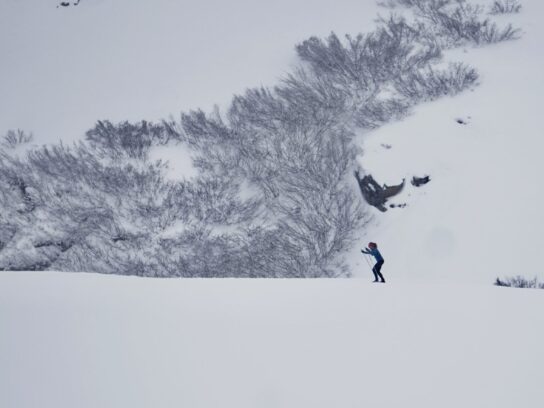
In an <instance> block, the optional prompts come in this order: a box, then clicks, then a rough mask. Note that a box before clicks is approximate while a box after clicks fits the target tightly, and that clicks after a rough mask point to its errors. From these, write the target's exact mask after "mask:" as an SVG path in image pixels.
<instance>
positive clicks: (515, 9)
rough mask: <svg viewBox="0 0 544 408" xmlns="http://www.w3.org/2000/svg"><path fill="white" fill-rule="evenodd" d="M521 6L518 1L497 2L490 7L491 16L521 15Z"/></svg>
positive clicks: (498, 0) (497, 0) (499, 0)
mask: <svg viewBox="0 0 544 408" xmlns="http://www.w3.org/2000/svg"><path fill="white" fill-rule="evenodd" d="M520 11H521V4H519V2H518V1H517V0H496V1H494V2H493V4H492V5H491V7H490V10H489V13H490V14H509V13H519V12H520Z"/></svg>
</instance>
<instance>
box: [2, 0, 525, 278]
mask: <svg viewBox="0 0 544 408" xmlns="http://www.w3.org/2000/svg"><path fill="white" fill-rule="evenodd" d="M399 5H402V6H407V7H408V9H410V10H415V11H414V13H413V14H414V16H415V17H414V16H412V17H413V18H404V17H402V16H400V15H397V14H395V15H391V16H390V17H389V18H382V19H381V20H380V22H379V23H378V26H377V28H376V29H375V30H374V31H372V32H369V33H365V34H359V35H356V36H346V37H345V38H344V39H341V38H340V37H338V36H337V35H336V34H335V33H331V34H330V35H329V36H328V37H327V38H325V39H321V38H318V37H311V38H309V39H307V40H305V41H303V42H301V43H300V44H298V45H297V46H296V51H297V54H298V56H299V58H300V62H299V65H298V66H297V67H296V68H295V69H294V70H293V71H292V72H291V73H290V74H287V75H286V76H285V77H284V78H283V79H282V80H281V82H280V83H279V84H278V85H277V86H275V87H273V88H264V87H261V88H254V89H248V90H247V91H246V92H245V93H244V94H242V95H237V96H235V97H234V98H233V100H232V102H231V104H230V105H229V107H228V108H227V109H226V111H225V112H224V113H222V112H220V111H219V109H216V110H214V111H213V112H210V113H206V112H204V111H202V110H194V111H190V112H187V113H184V114H182V115H181V119H180V120H179V121H174V120H172V121H165V122H162V123H155V124H154V123H149V122H146V121H142V122H139V123H129V122H123V123H119V124H113V123H111V122H109V121H100V122H98V123H97V124H96V126H95V127H94V128H93V129H91V130H89V131H88V132H87V136H86V141H85V142H81V143H78V144H76V145H74V146H65V145H62V144H61V145H54V146H49V147H43V148H39V149H35V150H33V151H31V152H29V154H28V155H27V156H26V157H24V158H14V157H10V156H9V155H7V154H6V153H1V152H0V154H2V159H3V160H2V162H1V163H0V175H1V176H2V177H1V178H0V192H1V193H2V194H1V195H0V200H1V202H0V204H2V206H3V208H5V209H6V210H5V211H4V212H3V213H2V216H1V217H0V228H1V229H2V235H1V236H0V243H1V244H0V245H1V248H2V249H1V250H0V269H6V270H38V269H39V270H42V269H56V270H76V271H83V270H85V271H96V272H103V273H121V274H137V275H147V276H250V277H255V276H267V277H337V276H348V275H349V274H350V271H349V269H348V268H347V266H346V263H345V261H344V255H345V253H346V251H348V250H349V249H351V248H352V245H353V239H354V237H355V234H356V233H360V231H361V230H362V229H363V228H364V226H365V224H366V223H367V221H368V218H369V214H368V209H367V208H366V206H365V203H364V202H363V200H362V197H361V195H360V192H359V191H358V188H357V184H356V181H355V179H354V177H353V172H354V170H356V169H357V155H358V153H359V152H360V151H359V149H358V148H357V145H356V144H355V143H354V139H355V135H356V132H368V131H370V130H373V129H376V128H378V127H380V126H383V125H384V124H386V123H388V122H390V121H393V120H397V119H400V118H403V117H405V116H406V115H408V114H409V112H410V110H411V109H412V108H413V107H414V106H415V105H417V104H419V103H422V102H425V101H430V100H435V99H437V98H438V97H441V96H445V95H456V94H458V93H460V92H462V91H464V90H467V89H471V88H473V87H474V86H475V85H476V84H477V80H478V74H477V73H476V71H475V69H474V68H472V67H470V66H468V65H467V64H464V63H459V62H452V63H450V64H444V60H443V51H444V50H445V49H446V48H451V47H457V46H460V45H465V46H466V45H470V44H474V45H482V44H487V43H493V42H498V41H504V40H509V39H513V38H515V37H516V36H517V31H516V30H515V29H513V28H512V27H511V26H510V25H508V26H506V27H504V28H499V27H498V26H497V25H496V24H495V23H492V22H490V20H489V19H488V18H487V17H484V15H483V9H482V8H479V7H473V6H471V5H470V4H468V3H467V2H463V1H461V2H450V1H442V2H423V1H415V0H414V1H412V2H408V3H407V2H405V1H403V2H401V1H399ZM170 143H178V144H181V145H183V146H185V147H187V148H188V149H190V151H191V153H192V166H193V168H194V169H195V170H196V171H197V172H198V173H197V174H196V175H194V176H193V177H192V178H191V179H185V180H180V179H179V178H177V177H172V174H171V173H167V164H166V162H165V161H164V160H163V159H164V157H163V156H161V155H160V154H159V157H158V156H157V151H158V150H157V149H164V148H165V147H166V146H169V145H170ZM157 158H160V160H156V159H157ZM181 159H182V160H186V157H181ZM363 160H364V158H363ZM178 161H179V160H174V159H170V160H168V162H169V163H170V165H172V164H173V165H174V166H175V165H176V163H178ZM248 192H250V194H248ZM181 223H184V224H185V225H186V228H180V227H179V226H180V224H181ZM176 231H177V233H176ZM22 243H24V245H22Z"/></svg>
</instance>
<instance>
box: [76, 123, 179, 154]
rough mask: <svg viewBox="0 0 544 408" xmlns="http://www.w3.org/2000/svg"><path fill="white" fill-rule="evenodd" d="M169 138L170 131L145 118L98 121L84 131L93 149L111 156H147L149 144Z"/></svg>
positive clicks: (165, 140) (168, 139)
mask: <svg viewBox="0 0 544 408" xmlns="http://www.w3.org/2000/svg"><path fill="white" fill-rule="evenodd" d="M171 138H172V133H171V132H168V131H167V129H166V128H165V127H164V126H163V125H157V124H153V123H149V122H146V121H145V120H144V121H142V122H140V123H137V124H133V123H129V122H122V123H119V124H112V123H111V122H110V121H107V120H106V121H98V122H97V124H96V126H95V127H94V128H93V129H91V130H89V131H87V133H86V139H87V140H88V141H89V143H90V144H91V146H92V147H93V148H94V149H95V150H97V151H100V152H101V153H102V154H103V155H104V156H108V157H112V158H119V157H123V156H124V157H130V158H136V159H144V158H147V154H148V152H149V149H150V148H151V146H154V145H164V144H167V143H168V142H169V141H170V139H171Z"/></svg>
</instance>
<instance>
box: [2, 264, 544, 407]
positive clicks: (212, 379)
mask: <svg viewBox="0 0 544 408" xmlns="http://www.w3.org/2000/svg"><path fill="white" fill-rule="evenodd" d="M542 310H544V296H543V293H542V291H540V290H520V289H508V288H497V287H493V286H489V285H486V286H479V285H472V286H460V285H451V284H448V285H444V284H397V283H390V284H387V285H378V284H371V283H367V281H364V280H360V279H339V280H321V279H316V280H243V279H231V280H223V279H217V280H203V279H190V280H178V279H149V278H131V277H120V276H104V275H91V274H62V273H49V272H48V273H3V274H1V275H0V328H1V335H0V362H1V364H0V406H2V407H17V408H27V407H40V408H48V407H51V408H59V407H67V408H68V407H81V408H84V407H89V408H95V407H103V408H106V407H116V408H117V407H130V408H136V407H142V408H144V407H191V408H204V407H206V408H215V407H236V408H246V407H247V408H253V407H315V408H321V407H323V408H325V407H327V408H328V407H365V406H370V407H418V408H427V407H428V408H435V407H443V408H447V407H452V408H458V407H474V408H480V407H494V408H502V407H504V408H512V407H524V408H532V407H534V408H537V407H541V406H542V388H541V386H542V380H543V377H542V372H543V370H542V367H543V365H544V350H543V347H542V344H543V340H544V335H543V331H542V324H543V317H542Z"/></svg>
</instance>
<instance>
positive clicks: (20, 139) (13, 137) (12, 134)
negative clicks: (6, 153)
mask: <svg viewBox="0 0 544 408" xmlns="http://www.w3.org/2000/svg"><path fill="white" fill-rule="evenodd" d="M33 140H34V136H33V135H32V133H27V132H24V131H22V130H20V129H17V130H8V132H7V133H6V134H5V135H4V136H3V137H2V138H1V142H0V147H4V148H6V149H15V148H17V146H20V145H24V144H27V143H30V142H32V141H33Z"/></svg>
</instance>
